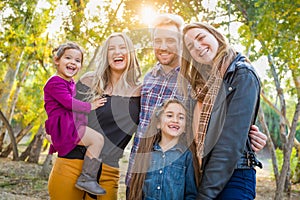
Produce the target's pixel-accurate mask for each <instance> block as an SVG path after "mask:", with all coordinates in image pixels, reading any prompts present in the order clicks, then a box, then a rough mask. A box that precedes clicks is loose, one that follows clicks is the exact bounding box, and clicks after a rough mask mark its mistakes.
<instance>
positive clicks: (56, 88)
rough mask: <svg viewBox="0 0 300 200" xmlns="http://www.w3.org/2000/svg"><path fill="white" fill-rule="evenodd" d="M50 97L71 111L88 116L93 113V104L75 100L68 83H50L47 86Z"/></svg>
mask: <svg viewBox="0 0 300 200" xmlns="http://www.w3.org/2000/svg"><path fill="white" fill-rule="evenodd" d="M45 89H46V90H48V93H49V95H51V96H52V98H54V99H55V100H56V101H58V102H59V103H60V104H61V105H62V106H63V107H65V108H66V109H68V110H70V111H75V112H83V113H86V114H88V113H89V112H90V111H91V104H90V103H89V102H83V101H80V100H77V99H75V98H73V96H72V93H71V91H70V90H69V89H68V85H67V83H66V82H61V81H49V82H48V83H47V85H46V86H45Z"/></svg>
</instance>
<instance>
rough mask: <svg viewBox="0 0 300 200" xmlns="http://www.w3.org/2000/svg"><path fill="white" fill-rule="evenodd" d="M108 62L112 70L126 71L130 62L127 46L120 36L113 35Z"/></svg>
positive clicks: (109, 46) (110, 41) (109, 45)
mask: <svg viewBox="0 0 300 200" xmlns="http://www.w3.org/2000/svg"><path fill="white" fill-rule="evenodd" d="M107 56H108V63H109V66H110V68H111V70H112V71H118V72H121V73H122V72H124V71H125V69H126V67H127V62H128V52H127V46H126V43H125V41H124V39H123V38H122V37H120V36H115V37H112V38H111V39H110V40H109V44H108V53H107Z"/></svg>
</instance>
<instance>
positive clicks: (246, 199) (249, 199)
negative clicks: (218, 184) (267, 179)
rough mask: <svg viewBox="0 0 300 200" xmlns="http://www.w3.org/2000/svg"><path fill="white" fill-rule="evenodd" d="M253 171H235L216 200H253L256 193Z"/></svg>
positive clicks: (254, 173)
mask: <svg viewBox="0 0 300 200" xmlns="http://www.w3.org/2000/svg"><path fill="white" fill-rule="evenodd" d="M255 187H256V171H255V169H253V168H252V169H236V170H234V173H233V175H232V176H231V178H230V179H229V181H228V183H227V184H226V186H225V188H224V189H223V191H222V192H221V193H220V194H219V196H218V197H217V198H216V199H217V200H253V199H254V198H255V195H256V192H255Z"/></svg>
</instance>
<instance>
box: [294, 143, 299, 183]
mask: <svg viewBox="0 0 300 200" xmlns="http://www.w3.org/2000/svg"><path fill="white" fill-rule="evenodd" d="M294 143H295V148H296V150H297V166H296V170H295V174H294V176H293V177H292V179H293V183H300V143H299V142H298V140H297V139H296V138H295V141H294Z"/></svg>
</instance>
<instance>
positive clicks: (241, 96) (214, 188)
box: [179, 23, 261, 200]
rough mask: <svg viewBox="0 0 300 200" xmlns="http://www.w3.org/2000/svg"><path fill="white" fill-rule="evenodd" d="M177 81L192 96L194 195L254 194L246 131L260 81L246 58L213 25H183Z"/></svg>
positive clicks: (252, 120)
mask: <svg viewBox="0 0 300 200" xmlns="http://www.w3.org/2000/svg"><path fill="white" fill-rule="evenodd" d="M182 55H183V56H182V62H181V69H180V76H179V82H180V84H181V89H182V91H183V94H184V95H187V94H188V91H187V89H186V88H187V85H188V84H190V85H191V88H192V96H193V98H194V99H195V100H196V105H195V106H194V108H193V132H194V134H195V141H196V148H197V158H198V164H199V167H200V171H199V174H200V182H199V194H198V198H199V199H201V200H204V199H243V200H244V199H254V198H255V184H256V176H255V169H254V167H255V166H260V165H261V163H260V162H259V161H257V160H256V159H255V156H254V152H253V151H252V149H251V145H250V139H249V137H248V132H249V130H250V127H251V125H253V124H254V123H255V119H256V116H257V111H258V108H259V99H260V96H259V95H260V81H259V78H258V76H257V74H256V72H255V70H254V68H253V67H252V65H251V63H250V62H249V60H248V59H247V58H246V57H245V56H243V55H242V54H240V53H238V52H236V51H235V50H234V49H233V48H232V47H231V46H230V45H229V44H228V43H227V41H226V39H225V37H224V36H223V35H222V34H221V33H220V32H219V31H218V30H217V29H215V28H214V27H213V26H211V25H208V24H205V23H191V24H189V25H187V26H185V28H184V30H183V54H182Z"/></svg>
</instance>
